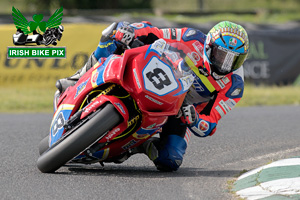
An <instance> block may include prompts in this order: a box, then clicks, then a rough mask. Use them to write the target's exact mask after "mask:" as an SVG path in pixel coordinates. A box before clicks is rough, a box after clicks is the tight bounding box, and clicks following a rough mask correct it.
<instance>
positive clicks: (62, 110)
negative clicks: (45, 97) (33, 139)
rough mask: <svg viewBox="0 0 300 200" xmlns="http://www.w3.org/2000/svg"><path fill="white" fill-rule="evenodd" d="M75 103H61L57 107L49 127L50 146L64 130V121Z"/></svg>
mask: <svg viewBox="0 0 300 200" xmlns="http://www.w3.org/2000/svg"><path fill="white" fill-rule="evenodd" d="M74 107H75V105H71V104H62V105H60V106H59V108H58V109H57V111H56V113H55V115H54V116H53V120H52V123H51V127H50V133H51V134H50V136H51V137H50V146H52V145H53V144H54V143H55V142H56V141H57V140H58V139H59V138H60V137H61V135H62V134H63V132H64V128H63V125H64V122H65V121H66V120H68V119H69V117H70V115H71V112H72V110H73V108H74Z"/></svg>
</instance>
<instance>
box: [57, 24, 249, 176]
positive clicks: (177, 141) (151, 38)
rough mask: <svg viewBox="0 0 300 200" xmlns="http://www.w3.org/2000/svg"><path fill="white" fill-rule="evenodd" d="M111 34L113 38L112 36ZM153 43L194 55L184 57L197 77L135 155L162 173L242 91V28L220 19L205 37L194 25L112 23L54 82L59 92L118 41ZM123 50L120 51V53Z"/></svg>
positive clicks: (213, 128) (174, 166) (207, 133)
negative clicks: (180, 46) (77, 65)
mask: <svg viewBox="0 0 300 200" xmlns="http://www.w3.org/2000/svg"><path fill="white" fill-rule="evenodd" d="M111 36H113V37H114V38H115V40H112V39H111ZM136 38H137V39H138V40H139V41H142V42H143V43H144V44H152V43H153V42H155V41H156V40H158V39H164V40H166V41H168V42H172V41H177V42H180V43H184V44H185V45H187V46H188V47H189V48H190V49H192V53H190V54H189V55H188V57H189V58H190V59H189V63H182V65H185V64H187V65H189V66H192V70H193V72H194V74H193V76H194V78H195V80H194V82H193V86H192V87H191V88H190V90H189V92H188V94H187V96H186V99H185V102H184V105H183V106H182V111H181V112H180V113H178V115H177V116H171V117H169V119H168V121H167V122H166V124H165V125H164V126H163V127H162V132H161V134H160V138H155V137H153V138H150V139H149V140H148V141H146V142H145V143H144V144H143V145H142V146H141V147H139V148H137V149H135V150H134V151H133V154H134V153H138V152H143V153H145V154H146V155H147V156H148V157H149V158H150V159H151V160H152V161H153V162H154V163H155V165H156V166H157V168H158V169H159V170H162V171H176V170H177V169H178V168H179V167H180V165H181V163H182V160H183V155H184V154H185V151H186V148H187V145H188V142H189V139H190V137H191V133H193V134H194V135H196V136H198V137H206V136H211V135H213V134H214V133H215V132H216V127H217V124H218V121H219V120H220V119H221V118H222V117H223V116H225V115H226V114H227V113H228V112H229V111H230V110H232V109H233V107H234V106H235V105H236V104H237V103H238V102H239V101H240V99H241V97H242V96H243V91H244V74H243V67H242V64H243V62H244V61H245V59H246V58H247V55H248V49H249V40H248V36H247V32H246V30H245V29H244V28H243V27H242V26H240V25H237V24H235V23H232V22H229V21H223V22H220V23H218V24H217V25H215V26H214V27H213V28H212V29H211V30H210V31H209V32H208V34H207V35H205V34H204V33H202V32H201V31H199V30H197V29H193V28H167V29H159V28H157V27H155V26H152V25H151V23H149V22H146V21H143V22H140V23H133V24H129V23H128V22H120V23H113V24H112V25H111V26H109V27H108V28H107V29H105V30H104V31H103V32H102V37H101V40H100V43H99V45H98V47H97V49H96V50H95V51H94V52H93V54H92V55H91V56H90V58H89V60H88V62H87V63H86V65H85V66H84V67H83V68H82V69H80V70H79V71H78V72H76V73H75V75H73V76H71V77H69V78H66V79H60V80H58V81H57V84H56V86H57V88H58V89H59V92H57V93H56V95H59V94H60V93H62V92H63V91H64V89H66V88H67V87H68V86H70V85H73V84H75V83H76V81H77V80H78V79H79V78H80V77H81V76H82V75H83V74H84V73H85V72H86V71H87V70H89V69H90V68H91V67H92V66H93V65H94V64H95V63H96V62H97V61H98V60H99V61H100V62H101V60H102V61H103V59H105V58H106V57H108V56H109V55H110V54H112V53H118V51H119V49H120V48H119V44H120V43H122V44H125V45H127V46H135V44H134V42H135V39H136ZM120 53H121V52H120Z"/></svg>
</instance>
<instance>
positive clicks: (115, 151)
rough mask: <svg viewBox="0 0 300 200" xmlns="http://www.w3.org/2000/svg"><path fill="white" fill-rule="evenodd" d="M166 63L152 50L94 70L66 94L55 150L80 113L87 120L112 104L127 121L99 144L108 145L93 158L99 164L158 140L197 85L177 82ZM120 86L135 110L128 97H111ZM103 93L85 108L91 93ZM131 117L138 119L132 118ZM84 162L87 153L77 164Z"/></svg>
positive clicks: (56, 121) (54, 126)
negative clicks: (126, 102) (156, 137)
mask: <svg viewBox="0 0 300 200" xmlns="http://www.w3.org/2000/svg"><path fill="white" fill-rule="evenodd" d="M161 58H162V57H161V54H159V52H158V51H157V49H155V48H154V47H153V46H152V45H150V46H143V47H139V48H135V49H130V50H126V51H125V53H124V54H123V56H120V55H111V56H109V57H108V58H107V59H106V60H105V62H103V63H97V64H96V65H94V67H93V68H91V69H90V70H89V71H88V72H86V73H85V74H84V76H82V77H81V78H80V79H79V81H78V82H77V83H76V84H75V85H74V86H71V87H69V88H68V89H67V90H66V91H65V92H64V94H62V95H61V97H60V99H59V101H58V109H57V111H56V112H55V114H54V117H53V121H52V123H51V128H50V138H51V139H50V146H51V145H53V144H54V143H55V142H56V141H57V140H58V139H59V138H61V136H62V135H63V134H64V133H65V131H66V130H65V128H64V126H63V125H62V124H63V123H64V122H66V121H68V120H70V118H71V117H72V116H73V115H74V114H75V113H76V112H78V110H82V112H81V115H80V119H84V118H86V117H87V116H89V115H90V114H92V113H93V112H94V111H96V110H98V109H99V108H100V107H101V106H102V105H104V104H105V103H107V102H110V103H111V104H112V105H114V107H115V109H116V110H118V112H119V114H120V115H121V116H122V117H123V119H124V120H123V122H121V123H120V124H119V125H117V126H116V127H114V128H113V129H111V130H110V131H108V132H107V133H106V134H105V136H104V137H102V139H100V140H99V141H98V142H97V143H98V144H104V145H103V147H102V148H100V149H98V150H97V151H96V152H93V154H92V157H96V158H97V159H98V160H97V161H99V160H105V159H108V158H113V157H116V156H119V155H120V154H122V153H124V152H126V151H128V150H129V149H131V148H134V147H136V146H138V145H140V144H141V143H143V142H144V141H146V140H147V139H148V138H149V137H151V136H152V135H154V134H155V133H156V132H157V131H159V130H160V128H161V127H162V125H163V124H164V123H165V122H166V121H167V119H168V116H171V115H176V114H177V113H178V111H179V109H180V107H181V104H182V102H183V100H184V98H185V94H186V91H187V90H188V88H189V87H190V85H191V84H192V82H193V81H192V80H189V79H186V77H176V76H175V74H174V69H173V68H172V66H170V65H169V64H167V63H168V62H166V61H163V59H161ZM115 85H118V86H120V87H121V88H123V89H124V90H125V91H126V92H127V93H128V94H129V95H128V96H130V98H131V99H132V101H133V104H134V106H132V107H131V108H130V109H128V108H127V107H126V106H128V105H125V104H124V102H123V101H122V100H121V99H122V98H123V97H118V96H117V95H115V94H109V92H110V91H111V90H113V89H110V87H114V86H115ZM116 87H117V86H116ZM99 88H100V89H99ZM98 89H99V91H100V92H99V93H100V94H98V95H97V96H96V97H93V98H92V99H91V100H90V101H91V102H90V103H88V104H87V105H85V102H86V101H87V99H88V97H89V96H90V95H91V93H93V92H94V91H97V90H98ZM131 112H135V113H136V114H134V115H132V116H130V113H131ZM131 127H132V128H131ZM128 129H130V130H128ZM124 132H125V133H124ZM84 157H85V155H83V154H82V155H80V156H78V157H76V158H75V159H74V161H75V160H77V161H78V160H80V159H81V158H84ZM81 161H82V162H85V161H84V160H81Z"/></svg>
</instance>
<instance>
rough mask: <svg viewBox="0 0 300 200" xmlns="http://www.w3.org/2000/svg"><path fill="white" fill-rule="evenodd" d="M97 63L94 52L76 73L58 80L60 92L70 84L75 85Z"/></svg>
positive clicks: (57, 86) (57, 84)
mask: <svg viewBox="0 0 300 200" xmlns="http://www.w3.org/2000/svg"><path fill="white" fill-rule="evenodd" d="M96 63H97V59H96V57H95V56H94V53H92V54H91V56H90V57H89V59H88V61H87V62H86V64H85V65H84V66H83V67H82V68H81V69H79V70H78V71H77V72H76V73H75V74H74V75H72V76H70V77H67V78H63V79H59V80H57V81H56V84H55V86H56V88H57V89H58V91H59V93H60V94H62V93H63V92H64V91H65V90H66V89H67V88H68V87H69V86H73V85H75V84H76V82H77V81H78V80H79V78H80V77H82V76H83V75H84V74H85V73H86V72H87V71H88V70H89V69H91V68H92V67H93V66H94V65H95V64H96Z"/></svg>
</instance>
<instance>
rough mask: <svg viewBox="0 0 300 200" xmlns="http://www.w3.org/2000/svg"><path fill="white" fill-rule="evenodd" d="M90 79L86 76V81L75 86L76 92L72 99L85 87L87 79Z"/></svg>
mask: <svg viewBox="0 0 300 200" xmlns="http://www.w3.org/2000/svg"><path fill="white" fill-rule="evenodd" d="M89 80H90V78H88V79H87V80H86V81H84V82H83V83H81V84H80V85H79V86H78V87H77V88H76V94H75V97H74V99H76V97H77V96H78V95H79V94H80V93H81V92H82V91H83V90H84V89H85V87H86V84H87V83H88V81H89Z"/></svg>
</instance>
